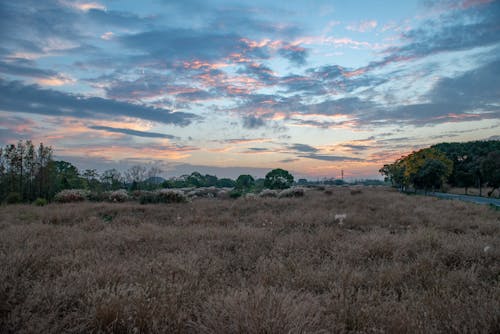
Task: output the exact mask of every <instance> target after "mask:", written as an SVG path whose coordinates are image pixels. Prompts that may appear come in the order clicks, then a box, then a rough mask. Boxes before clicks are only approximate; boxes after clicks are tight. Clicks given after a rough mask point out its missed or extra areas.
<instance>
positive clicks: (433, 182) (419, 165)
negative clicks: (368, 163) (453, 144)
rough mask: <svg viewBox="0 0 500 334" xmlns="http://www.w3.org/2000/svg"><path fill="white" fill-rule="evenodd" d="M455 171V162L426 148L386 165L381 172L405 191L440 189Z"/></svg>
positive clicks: (387, 179)
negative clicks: (409, 187)
mask: <svg viewBox="0 0 500 334" xmlns="http://www.w3.org/2000/svg"><path fill="white" fill-rule="evenodd" d="M452 171H453V162H452V161H451V160H450V159H448V158H447V157H446V155H445V154H444V153H442V152H440V151H438V150H437V149H433V148H426V149H422V150H419V151H417V152H413V153H411V154H409V155H408V156H404V157H401V158H400V159H398V160H396V162H394V163H393V164H388V165H384V167H382V168H381V169H380V170H379V172H380V173H381V174H382V175H384V176H385V177H386V181H390V182H391V183H392V184H393V185H394V186H397V187H399V188H400V189H402V190H405V189H406V188H407V187H408V186H409V185H412V186H413V187H414V188H415V189H426V190H428V189H431V188H433V189H435V188H440V187H441V186H442V184H443V182H445V181H446V180H447V178H448V177H449V176H450V174H451V173H452Z"/></svg>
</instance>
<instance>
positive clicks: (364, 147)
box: [341, 144, 373, 151]
mask: <svg viewBox="0 0 500 334" xmlns="http://www.w3.org/2000/svg"><path fill="white" fill-rule="evenodd" d="M341 146H342V147H345V148H348V149H351V150H354V151H365V150H368V149H370V148H373V147H372V146H368V145H356V144H342V145H341Z"/></svg>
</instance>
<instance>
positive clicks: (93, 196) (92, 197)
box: [87, 191, 107, 202]
mask: <svg viewBox="0 0 500 334" xmlns="http://www.w3.org/2000/svg"><path fill="white" fill-rule="evenodd" d="M87 199H88V200H89V201H92V202H103V201H105V200H106V199H107V196H106V193H103V192H95V191H92V192H89V193H88V194H87Z"/></svg>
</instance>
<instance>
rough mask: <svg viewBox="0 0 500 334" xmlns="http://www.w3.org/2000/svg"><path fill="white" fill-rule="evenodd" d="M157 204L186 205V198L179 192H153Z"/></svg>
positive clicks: (164, 190) (165, 190) (166, 190)
mask: <svg viewBox="0 0 500 334" xmlns="http://www.w3.org/2000/svg"><path fill="white" fill-rule="evenodd" d="M155 194H156V196H157V197H158V203H186V202H188V198H187V196H186V195H185V194H184V193H183V192H182V191H180V190H173V189H161V190H158V191H156V192H155Z"/></svg>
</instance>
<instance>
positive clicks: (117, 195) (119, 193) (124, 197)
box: [106, 189, 129, 203]
mask: <svg viewBox="0 0 500 334" xmlns="http://www.w3.org/2000/svg"><path fill="white" fill-rule="evenodd" d="M106 195H107V196H106V197H107V200H108V201H110V202H119V203H123V202H126V201H128V200H129V196H128V193H127V191H126V190H125V189H119V190H115V191H110V192H108V193H107V194H106Z"/></svg>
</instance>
